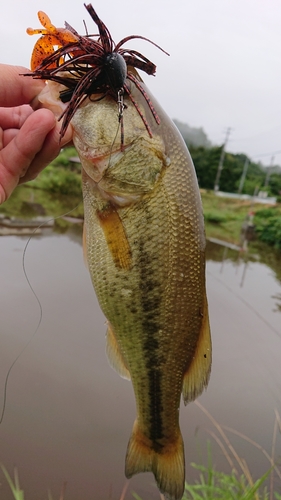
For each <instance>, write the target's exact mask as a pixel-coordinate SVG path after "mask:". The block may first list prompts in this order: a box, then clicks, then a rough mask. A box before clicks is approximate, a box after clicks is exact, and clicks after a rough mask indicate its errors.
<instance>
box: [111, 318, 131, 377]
mask: <svg viewBox="0 0 281 500" xmlns="http://www.w3.org/2000/svg"><path fill="white" fill-rule="evenodd" d="M106 354H107V359H108V361H109V364H110V366H111V367H112V368H113V369H114V370H115V371H116V372H117V373H119V375H120V376H121V377H122V378H125V379H127V380H131V375H130V372H129V370H128V368H127V366H126V363H125V361H124V358H123V356H122V353H121V352H120V348H119V345H118V342H117V339H116V336H115V333H114V331H113V329H112V326H111V324H110V323H108V324H107V333H106Z"/></svg>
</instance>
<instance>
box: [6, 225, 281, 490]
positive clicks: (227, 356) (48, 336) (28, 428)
mask: <svg viewBox="0 0 281 500" xmlns="http://www.w3.org/2000/svg"><path fill="white" fill-rule="evenodd" d="M26 240H27V239H26V238H23V237H15V236H10V237H8V236H7V237H2V238H1V239H0V255H1V259H0V276H1V288H0V317H1V324H0V335H1V352H0V359H1V362H0V405H2V400H3V392H4V383H5V377H6V374H7V370H8V369H9V367H10V366H11V363H13V361H14V360H15V359H16V357H17V356H18V354H19V353H20V352H21V351H22V349H23V348H24V347H25V346H26V347H25V350H24V352H23V353H22V354H21V356H20V358H19V359H18V360H17V362H16V364H15V365H14V367H13V369H12V371H11V374H10V378H9V382H8V391H7V404H6V412H5V416H4V420H3V423H2V425H1V426H0V462H1V463H3V464H4V465H5V466H6V468H7V469H8V470H9V472H10V473H12V472H13V467H14V466H16V467H17V468H18V471H19V475H20V483H21V486H22V488H23V489H24V491H25V498H26V499H27V500H39V499H47V498H48V493H47V492H48V490H50V491H51V493H52V495H53V498H54V499H56V498H59V492H60V489H61V486H62V484H63V483H64V482H66V483H67V484H66V494H65V498H66V499H67V500H78V499H79V500H90V499H94V500H118V499H119V498H120V495H121V491H122V488H123V486H124V484H125V477H124V459H125V453H126V447H127V442H128V439H129V436H130V432H131V428H132V424H133V421H134V418H135V403H134V397H133V391H132V388H131V385H130V383H129V382H127V381H125V380H123V379H121V378H120V377H119V376H118V375H117V374H116V373H115V372H114V371H113V370H112V369H111V368H110V367H109V365H108V363H107V360H106V356H105V330H106V327H105V319H104V317H103V315H102V313H101V311H100V309H99V306H98V303H97V299H96V297H95V293H94V290H93V288H92V285H91V282H90V277H89V274H88V271H87V269H86V267H85V265H84V262H83V257H82V247H81V234H80V232H79V231H78V230H77V229H76V228H75V227H74V228H72V229H71V230H69V231H68V232H67V233H66V234H56V233H54V232H52V230H46V232H44V234H43V235H41V236H38V237H36V236H34V237H33V238H32V240H31V242H30V244H29V246H28V249H27V252H26V260H25V264H26V271H27V274H28V278H29V280H30V282H31V284H32V287H33V288H34V290H35V291H36V294H37V296H38V298H39V299H40V302H41V305H42V309H43V317H42V322H41V324H40V327H39V329H38V331H37V333H36V334H35V336H34V337H33V338H32V336H33V333H34V330H35V328H36V325H37V322H38V319H39V315H40V311H39V307H38V304H37V301H36V299H35V297H34V295H33V294H32V292H31V290H30V288H29V286H28V283H27V281H26V278H25V276H24V274H23V269H22V254H23V249H24V246H25V243H26ZM267 252H269V253H270V250H269V249H267ZM207 257H208V262H207V287H208V298H209V308H210V319H211V328H212V336H213V351H214V353H213V368H212V376H211V380H210V384H209V387H208V390H207V391H206V392H205V393H204V394H203V395H202V396H201V397H200V398H199V402H200V404H201V405H203V406H204V408H206V409H207V410H208V411H209V412H210V413H211V414H212V416H213V417H214V418H215V419H216V420H217V421H218V422H219V423H220V424H223V425H227V426H229V427H232V428H234V429H236V430H237V431H239V432H241V433H244V434H246V435H247V436H248V437H249V438H251V439H253V440H255V441H256V442H257V443H259V445H261V446H262V447H264V448H265V449H266V450H267V451H268V452H269V453H271V443H272V434H273V427H274V418H275V413H274V411H275V409H277V410H279V411H280V412H281V396H280V394H281V306H280V304H281V282H280V273H279V272H278V269H279V268H278V259H277V260H276V258H275V260H274V259H271V260H273V261H274V262H275V264H276V262H277V267H276V269H274V266H273V267H268V265H266V264H265V263H263V262H262V259H261V258H260V257H259V256H257V258H256V259H255V258H254V259H252V260H251V261H249V262H248V263H245V262H244V260H243V259H242V258H241V259H239V258H238V254H237V252H235V251H231V250H229V251H228V254H227V255H226V253H225V250H224V249H223V247H220V246H219V245H215V244H209V245H208V254H207ZM223 259H224V261H223V262H222V260H223ZM269 260H270V259H269ZM278 276H279V277H278ZM31 339H32V340H31ZM30 340H31V341H30ZM29 341H30V343H29V344H28V345H27V343H28V342H29ZM181 428H182V433H183V436H184V441H185V449H186V463H187V466H186V473H187V479H189V480H194V478H195V477H196V473H195V472H194V470H193V469H192V467H191V466H190V463H191V462H197V463H200V461H201V460H203V462H204V463H206V461H207V444H206V443H207V440H208V439H210V440H211V442H212V454H213V462H214V465H215V466H216V467H217V468H218V469H220V470H224V471H225V472H229V471H230V467H229V465H228V463H227V461H226V458H225V457H224V455H223V452H222V451H221V449H220V448H219V446H218V445H217V443H216V442H215V441H214V439H213V438H212V436H211V434H210V432H215V433H216V434H217V435H218V433H217V431H216V429H215V428H214V426H213V424H212V422H211V421H210V420H209V418H208V417H207V416H206V415H205V414H204V413H203V411H202V409H201V408H200V407H198V406H197V405H196V404H190V405H189V406H188V407H186V408H185V407H183V406H182V408H181ZM228 436H229V438H230V440H231V442H232V443H233V445H234V446H235V449H236V450H237V452H238V454H239V455H240V456H241V457H243V458H245V459H246V460H247V463H248V466H249V468H250V470H251V472H252V474H253V476H254V477H255V478H256V477H258V475H260V474H262V473H264V472H265V470H267V469H268V467H269V464H268V462H267V460H266V459H265V457H264V455H263V454H262V453H261V452H260V451H259V450H258V449H256V448H255V447H254V446H253V445H251V444H250V443H247V442H245V441H244V440H242V439H241V438H238V437H235V436H232V435H231V434H229V433H228ZM275 454H276V458H278V457H279V458H280V455H281V437H280V433H279V435H278V436H277V441H276V450H275ZM0 478H1V485H0V498H3V499H5V500H8V499H10V498H12V495H11V493H10V492H9V488H8V486H7V484H6V481H5V479H4V478H3V475H2V473H1V476H0ZM275 484H276V488H280V482H279V483H278V480H277V479H276V481H275ZM133 491H136V492H137V493H138V494H139V495H140V496H141V497H142V499H143V500H148V499H149V500H154V499H155V500H156V499H159V494H158V492H157V489H156V488H155V484H154V480H153V476H152V475H151V474H141V475H138V476H135V477H134V478H133V479H132V480H131V481H130V483H129V486H128V490H127V494H126V497H125V498H126V499H132V498H133V496H132V492H133ZM279 491H280V490H279Z"/></svg>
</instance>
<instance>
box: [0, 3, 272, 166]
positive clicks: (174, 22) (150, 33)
mask: <svg viewBox="0 0 281 500" xmlns="http://www.w3.org/2000/svg"><path fill="white" fill-rule="evenodd" d="M93 7H94V8H95V9H96V11H97V13H98V15H99V16H100V18H101V19H102V20H103V21H104V22H105V24H106V25H107V27H108V28H109V30H110V32H111V34H112V37H113V39H114V41H115V42H116V43H117V42H118V41H119V40H121V38H124V37H125V36H127V35H132V34H135V35H143V36H146V37H147V38H150V39H152V40H153V41H155V42H156V43H157V44H159V45H160V46H162V47H163V48H164V49H165V50H167V52H169V53H170V57H167V56H166V55H164V54H163V53H162V52H160V51H159V50H158V49H157V48H155V47H153V46H152V45H150V44H148V43H147V42H145V41H142V40H137V41H130V42H128V44H127V47H128V48H134V49H136V50H138V51H139V52H142V53H143V54H144V55H145V56H147V57H148V58H149V59H151V60H152V61H153V62H154V63H155V64H156V66H157V73H156V77H148V76H144V80H145V82H146V83H147V85H148V86H149V88H150V89H151V91H152V92H153V94H154V95H155V97H156V98H157V100H158V101H159V102H160V104H161V105H162V106H163V108H164V109H165V110H166V112H167V113H168V114H169V115H170V116H171V118H177V119H178V120H180V121H182V122H184V123H188V124H189V125H190V126H192V127H203V128H204V130H205V132H206V133H207V135H208V137H209V139H210V140H211V141H212V142H213V143H215V144H222V143H223V141H224V138H225V133H226V130H227V128H228V127H231V128H232V130H231V134H230V138H229V142H228V145H227V150H228V151H231V152H234V153H238V152H245V153H246V154H248V155H249V156H250V157H251V158H252V159H253V160H254V159H255V160H262V161H263V163H264V164H265V165H267V164H269V163H270V159H271V155H272V154H274V153H275V152H276V153H275V164H276V163H278V164H281V0H119V1H116V0H95V1H93ZM38 10H43V11H45V12H46V13H47V14H48V15H49V17H50V18H51V20H52V22H53V24H54V25H56V26H61V27H62V26H63V24H64V21H68V23H69V24H71V25H72V26H73V27H74V28H75V29H76V30H77V31H78V32H80V33H81V34H84V26H83V19H84V20H86V23H87V26H88V30H89V32H92V33H93V32H96V30H95V25H94V23H93V21H92V20H91V18H90V16H89V14H88V13H87V11H86V9H85V7H84V5H83V0H81V1H80V0H26V1H25V2H23V1H22V0H7V1H5V2H4V3H2V8H1V33H0V47H1V62H2V63H9V64H20V65H24V66H27V67H29V60H30V54H31V51H32V47H33V45H34V42H35V39H36V38H35V36H32V37H30V36H28V35H26V33H25V29H26V28H27V27H28V26H30V27H32V28H39V21H38V19H37V11H38ZM142 76H143V75H142ZM277 152H279V153H277ZM263 154H264V156H261V155H263Z"/></svg>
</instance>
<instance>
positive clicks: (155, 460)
mask: <svg viewBox="0 0 281 500" xmlns="http://www.w3.org/2000/svg"><path fill="white" fill-rule="evenodd" d="M139 472H153V474H154V477H155V480H156V483H157V486H158V488H159V490H160V491H161V493H163V494H164V496H165V498H166V499H167V500H180V499H181V498H182V496H183V493H184V482H185V463H184V446H183V440H182V436H181V433H180V430H179V433H178V438H177V441H176V442H173V443H171V444H167V445H166V446H165V447H164V448H162V449H161V450H159V451H155V450H154V449H153V448H152V447H151V444H150V442H149V440H148V439H147V437H146V436H145V435H144V434H143V433H142V432H141V430H140V429H139V426H138V421H137V420H136V421H135V423H134V427H133V432H132V435H131V438H130V441H129V444H128V448H127V456H126V466H125V474H126V477H127V478H130V477H132V476H133V475H134V474H137V473H139Z"/></svg>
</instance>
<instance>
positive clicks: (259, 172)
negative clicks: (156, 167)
mask: <svg viewBox="0 0 281 500" xmlns="http://www.w3.org/2000/svg"><path fill="white" fill-rule="evenodd" d="M189 151H190V154H191V156H192V159H193V162H194V166H195V169H196V173H197V177H198V182H199V186H200V187H201V188H204V189H214V182H215V178H216V174H217V169H218V164H219V160H220V156H221V152H222V146H219V147H218V146H215V147H211V148H204V147H194V146H193V145H189ZM247 159H248V161H249V165H248V170H247V176H246V179H245V182H244V185H243V190H242V193H246V194H249V195H253V194H254V193H255V192H258V191H267V193H268V195H269V196H277V197H278V198H279V199H280V200H281V172H280V171H278V170H279V167H272V168H271V173H270V176H269V178H268V185H267V186H265V183H266V176H267V170H266V169H265V167H264V166H263V165H262V164H261V163H255V162H252V161H251V160H250V158H247V156H246V155H245V154H232V153H225V158H224V163H223V170H222V173H221V177H220V190H221V191H226V192H229V193H237V192H238V189H239V185H240V180H241V176H242V173H243V168H244V165H245V162H246V160H247Z"/></svg>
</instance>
